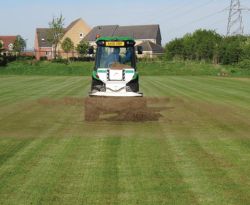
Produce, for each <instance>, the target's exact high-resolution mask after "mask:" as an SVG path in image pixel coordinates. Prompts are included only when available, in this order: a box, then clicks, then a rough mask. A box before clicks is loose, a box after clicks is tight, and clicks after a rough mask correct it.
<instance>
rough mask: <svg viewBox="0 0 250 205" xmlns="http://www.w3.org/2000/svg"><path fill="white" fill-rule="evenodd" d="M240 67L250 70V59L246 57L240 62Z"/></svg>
mask: <svg viewBox="0 0 250 205" xmlns="http://www.w3.org/2000/svg"><path fill="white" fill-rule="evenodd" d="M239 67H240V68H242V69H247V70H250V59H245V60H243V61H241V62H240V63H239Z"/></svg>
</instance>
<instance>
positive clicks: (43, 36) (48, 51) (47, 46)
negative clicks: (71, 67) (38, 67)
mask: <svg viewBox="0 0 250 205" xmlns="http://www.w3.org/2000/svg"><path fill="white" fill-rule="evenodd" d="M49 30H50V29H49V28H37V29H36V34H35V56H36V59H37V60H39V59H41V58H47V59H49V60H50V59H52V58H53V57H54V56H53V54H54V52H53V46H52V43H51V42H50V41H48V32H49ZM90 30H91V28H90V27H89V26H88V25H87V24H86V22H85V21H83V20H82V19H81V18H79V19H77V20H75V21H73V22H72V23H71V24H70V25H69V26H68V27H67V28H65V29H64V31H63V38H62V40H61V42H63V40H64V39H65V38H67V37H69V38H70V39H71V40H72V41H73V43H74V46H77V44H79V42H80V41H81V40H82V39H83V38H84V37H85V36H86V34H88V33H89V31H90ZM58 52H59V54H60V56H62V57H66V54H65V53H64V51H63V50H62V48H61V46H60V45H59V46H58ZM73 55H74V51H72V53H71V54H70V55H69V56H73Z"/></svg>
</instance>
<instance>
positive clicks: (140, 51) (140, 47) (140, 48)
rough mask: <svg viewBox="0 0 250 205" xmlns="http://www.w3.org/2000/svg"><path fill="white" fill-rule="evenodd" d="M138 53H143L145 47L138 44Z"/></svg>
mask: <svg viewBox="0 0 250 205" xmlns="http://www.w3.org/2000/svg"><path fill="white" fill-rule="evenodd" d="M137 53H138V54H139V55H141V54H143V48H142V46H137Z"/></svg>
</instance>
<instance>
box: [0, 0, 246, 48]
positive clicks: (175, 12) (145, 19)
mask: <svg viewBox="0 0 250 205" xmlns="http://www.w3.org/2000/svg"><path fill="white" fill-rule="evenodd" d="M241 4H242V7H243V6H244V7H247V8H250V0H241ZM229 5H230V0H93V1H90V0H42V1H40V0H8V1H7V0H0V35H21V36H22V37H23V38H24V39H25V40H26V41H27V47H28V48H29V49H33V47H34V37H35V30H36V28H46V27H48V23H49V22H50V21H51V20H52V18H53V17H54V16H59V15H60V14H62V15H63V17H64V18H65V27H66V26H67V25H69V24H70V23H71V22H72V21H74V20H75V19H77V18H82V19H83V20H85V21H86V23H87V24H88V25H89V26H90V27H94V26H97V25H114V24H115V25H117V24H118V25H145V24H159V25H160V28H161V33H162V44H163V45H164V44H166V43H167V42H169V41H171V40H173V39H175V38H178V37H182V36H183V35H185V34H186V33H191V32H193V31H195V30H197V29H200V28H202V29H212V30H215V31H216V32H218V33H220V34H222V35H225V34H226V29H227V19H228V13H229V10H228V9H229ZM243 22H244V27H245V29H244V31H245V34H250V11H243Z"/></svg>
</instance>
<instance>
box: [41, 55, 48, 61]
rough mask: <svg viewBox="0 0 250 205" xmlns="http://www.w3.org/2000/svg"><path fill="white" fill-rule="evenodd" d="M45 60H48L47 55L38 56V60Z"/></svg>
mask: <svg viewBox="0 0 250 205" xmlns="http://www.w3.org/2000/svg"><path fill="white" fill-rule="evenodd" d="M47 60H48V58H47V56H41V57H40V61H47Z"/></svg>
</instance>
